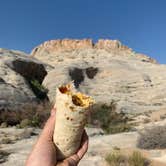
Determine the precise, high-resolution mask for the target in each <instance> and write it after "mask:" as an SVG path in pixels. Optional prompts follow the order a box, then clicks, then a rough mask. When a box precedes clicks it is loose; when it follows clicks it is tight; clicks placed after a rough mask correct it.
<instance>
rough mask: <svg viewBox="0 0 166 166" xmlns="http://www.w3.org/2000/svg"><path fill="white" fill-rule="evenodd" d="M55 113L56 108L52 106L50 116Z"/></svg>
mask: <svg viewBox="0 0 166 166" xmlns="http://www.w3.org/2000/svg"><path fill="white" fill-rule="evenodd" d="M55 114H56V108H53V109H52V110H51V114H50V116H54V115H55Z"/></svg>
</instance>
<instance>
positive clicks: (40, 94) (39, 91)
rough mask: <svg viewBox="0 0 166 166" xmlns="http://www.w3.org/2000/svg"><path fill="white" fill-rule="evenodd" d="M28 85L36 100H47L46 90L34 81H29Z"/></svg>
mask: <svg viewBox="0 0 166 166" xmlns="http://www.w3.org/2000/svg"><path fill="white" fill-rule="evenodd" d="M29 85H30V87H31V89H32V91H33V92H34V94H35V95H36V97H37V98H39V99H41V100H44V99H47V93H48V90H47V89H46V88H45V87H44V86H43V85H42V84H40V82H39V81H38V80H36V79H33V80H29Z"/></svg>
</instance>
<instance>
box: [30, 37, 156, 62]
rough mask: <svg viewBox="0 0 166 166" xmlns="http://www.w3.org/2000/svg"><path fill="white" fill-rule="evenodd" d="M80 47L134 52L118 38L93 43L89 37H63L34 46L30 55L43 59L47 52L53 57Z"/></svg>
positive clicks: (127, 52)
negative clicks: (81, 38)
mask: <svg viewBox="0 0 166 166" xmlns="http://www.w3.org/2000/svg"><path fill="white" fill-rule="evenodd" d="M80 49H94V50H98V49H102V50H105V51H107V52H110V53H113V54H114V55H117V54H118V55H125V56H126V54H128V55H133V54H135V53H134V52H133V51H132V49H131V48H128V47H127V46H125V45H122V43H121V42H120V41H118V40H108V39H106V40H104V39H99V40H98V42H96V43H93V42H92V40H91V39H83V40H74V39H63V40H50V41H46V42H44V43H43V44H41V45H39V46H37V47H35V48H34V49H33V50H32V52H31V55H32V56H38V59H41V60H42V59H43V55H44V56H46V55H48V54H49V57H55V56H54V55H53V54H58V53H60V52H72V51H74V50H80ZM135 56H138V58H140V59H142V58H144V60H145V61H147V62H152V63H156V61H155V60H154V59H152V58H150V57H148V56H146V55H143V54H135Z"/></svg>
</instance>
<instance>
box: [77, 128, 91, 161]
mask: <svg viewBox="0 0 166 166" xmlns="http://www.w3.org/2000/svg"><path fill="white" fill-rule="evenodd" d="M88 142H89V139H88V135H87V133H86V131H85V130H84V132H83V136H82V144H81V146H80V149H79V150H78V152H77V155H78V157H79V159H80V160H81V159H82V158H83V156H84V155H85V153H86V152H87V150H88Z"/></svg>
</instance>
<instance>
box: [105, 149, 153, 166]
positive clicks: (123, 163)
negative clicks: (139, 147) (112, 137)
mask: <svg viewBox="0 0 166 166" xmlns="http://www.w3.org/2000/svg"><path fill="white" fill-rule="evenodd" d="M105 159H106V161H107V162H108V164H109V165H110V166H150V164H151V163H150V161H149V160H148V159H146V158H145V157H143V155H142V154H141V153H140V152H138V151H134V152H133V153H132V154H131V155H129V156H128V155H124V154H122V153H121V152H120V151H118V150H114V151H113V152H112V153H110V154H108V155H107V156H106V158H105Z"/></svg>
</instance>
